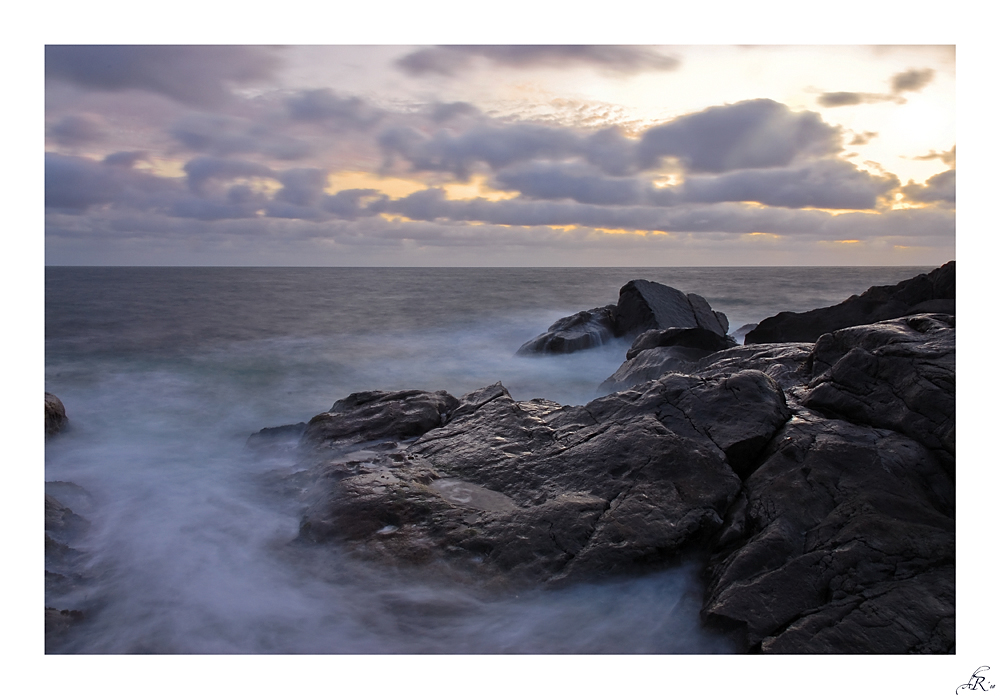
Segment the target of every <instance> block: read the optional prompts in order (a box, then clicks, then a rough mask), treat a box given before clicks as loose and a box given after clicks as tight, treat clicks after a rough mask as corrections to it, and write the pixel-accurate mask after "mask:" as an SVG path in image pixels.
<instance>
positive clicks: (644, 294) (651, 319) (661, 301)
mask: <svg viewBox="0 0 1000 699" xmlns="http://www.w3.org/2000/svg"><path fill="white" fill-rule="evenodd" d="M615 328H616V333H617V334H618V335H619V336H625V337H635V336H637V335H640V334H642V333H644V332H645V331H647V330H657V329H666V328H705V329H706V330H710V331H712V332H714V333H715V334H717V335H719V336H725V334H726V333H727V332H729V321H728V320H727V319H726V316H725V314H724V313H719V312H718V311H713V310H712V307H711V306H709V304H708V301H706V300H705V299H704V298H703V297H701V296H699V295H698V294H685V293H684V292H683V291H679V290H677V289H675V288H673V287H671V286H666V285H665V284H658V283H656V282H650V281H646V280H645V279H635V280H633V281H630V282H629V283H628V284H626V285H625V286H623V287H622V288H621V291H620V292H619V295H618V307H617V309H616V321H615Z"/></svg>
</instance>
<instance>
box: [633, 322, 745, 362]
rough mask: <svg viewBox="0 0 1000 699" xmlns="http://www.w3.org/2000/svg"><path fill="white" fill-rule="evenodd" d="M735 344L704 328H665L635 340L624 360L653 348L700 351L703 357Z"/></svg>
mask: <svg viewBox="0 0 1000 699" xmlns="http://www.w3.org/2000/svg"><path fill="white" fill-rule="evenodd" d="M735 346H736V342H735V341H734V340H733V339H732V338H730V337H725V336H723V335H719V334H718V333H715V332H712V331H711V330H706V329H705V328H667V329H665V330H647V331H646V332H644V333H642V334H641V335H639V336H638V337H637V338H635V341H634V342H633V343H632V346H631V347H629V350H628V352H626V353H625V358H626V359H632V358H633V357H635V356H636V355H637V354H639V353H640V352H642V351H644V350H648V349H653V348H654V347H687V348H690V349H696V350H701V351H703V352H704V353H705V356H707V355H709V354H711V353H712V352H718V351H719V350H724V349H727V348H729V347H735Z"/></svg>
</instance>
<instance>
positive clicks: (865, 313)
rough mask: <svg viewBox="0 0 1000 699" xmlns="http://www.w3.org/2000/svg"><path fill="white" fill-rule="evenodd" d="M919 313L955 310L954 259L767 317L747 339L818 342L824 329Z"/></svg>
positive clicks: (952, 311) (749, 341)
mask: <svg viewBox="0 0 1000 699" xmlns="http://www.w3.org/2000/svg"><path fill="white" fill-rule="evenodd" d="M918 313H948V314H951V315H954V314H955V262H954V261H951V262H949V263H947V264H946V265H944V266H942V267H939V268H938V269H936V270H934V271H933V272H931V273H929V274H920V275H917V276H916V277H913V278H912V279H907V280H906V281H902V282H900V283H899V284H896V285H895V286H873V287H872V288H870V289H868V291H866V292H865V293H863V294H861V295H860V296H852V297H851V298H849V299H847V300H846V301H843V302H841V303H839V304H837V305H836V306H828V307H827V308H817V309H815V310H812V311H807V312H805V313H791V312H784V313H779V314H778V315H776V316H772V317H770V318H765V319H764V320H762V321H761V322H760V323H758V325H757V327H756V328H755V329H754V330H752V331H751V332H749V333H747V335H746V340H745V342H746V343H747V344H750V343H759V342H815V341H816V340H818V339H819V337H820V335H823V334H824V333H830V332H833V331H835V330H841V329H843V328H849V327H851V326H854V325H866V324H869V323H875V322H877V321H880V320H890V319H892V318H901V317H903V316H907V315H914V314H918Z"/></svg>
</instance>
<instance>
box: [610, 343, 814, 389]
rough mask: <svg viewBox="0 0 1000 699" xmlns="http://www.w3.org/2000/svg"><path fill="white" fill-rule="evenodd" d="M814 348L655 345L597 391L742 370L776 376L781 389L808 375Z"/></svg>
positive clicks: (796, 384) (796, 345) (808, 345)
mask: <svg viewBox="0 0 1000 699" xmlns="http://www.w3.org/2000/svg"><path fill="white" fill-rule="evenodd" d="M812 349H813V345H812V343H807V342H800V343H781V344H765V345H747V346H735V347H730V348H728V349H724V350H720V351H718V352H712V353H708V354H706V353H705V352H704V351H699V350H690V349H685V348H681V347H661V348H654V349H651V350H645V351H642V352H640V353H639V354H637V355H636V356H635V357H633V358H632V359H626V360H625V361H624V362H623V363H622V365H621V366H620V367H618V369H617V370H616V371H615V373H614V374H612V375H611V376H609V377H608V378H607V379H605V380H604V381H603V382H602V383H601V385H600V387H599V388H598V391H599V392H600V393H610V392H612V391H622V390H625V389H626V388H630V387H632V386H635V385H636V384H640V383H643V382H645V381H650V380H652V379H656V378H659V377H661V376H663V375H664V374H667V373H671V372H674V373H682V374H684V373H687V374H700V373H705V372H709V371H711V372H716V373H717V372H724V371H732V372H737V371H742V370H743V369H756V370H758V371H762V372H764V373H765V374H767V375H768V376H770V377H771V378H773V379H775V380H776V381H777V382H778V384H779V385H780V386H781V387H782V389H784V390H789V389H795V388H797V387H799V386H800V385H801V384H802V382H803V381H804V380H805V379H807V378H808V374H805V375H803V374H802V373H801V369H802V367H803V365H804V364H805V362H806V361H807V360H809V358H810V353H811V352H812Z"/></svg>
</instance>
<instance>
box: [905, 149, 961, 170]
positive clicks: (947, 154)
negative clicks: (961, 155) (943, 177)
mask: <svg viewBox="0 0 1000 699" xmlns="http://www.w3.org/2000/svg"><path fill="white" fill-rule="evenodd" d="M913 159H914V160H939V159H940V160H941V162H943V163H944V164H945V165H950V166H951V167H955V146H952V147H951V150H949V151H943V152H941V153H939V152H937V151H936V150H932V151H931V152H930V153H928V154H927V155H918V156H916V157H914V158H913Z"/></svg>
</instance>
